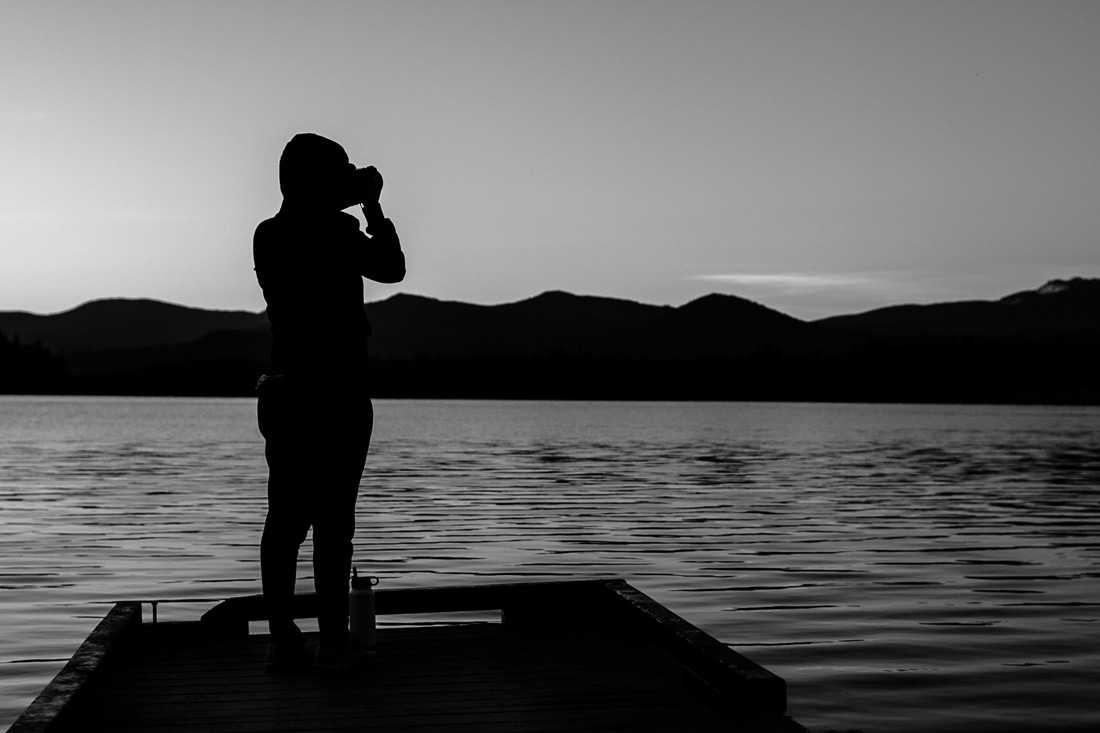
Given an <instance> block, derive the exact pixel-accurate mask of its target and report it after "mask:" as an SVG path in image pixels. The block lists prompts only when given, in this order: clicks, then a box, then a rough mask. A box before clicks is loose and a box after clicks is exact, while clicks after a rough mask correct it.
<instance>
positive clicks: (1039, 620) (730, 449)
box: [0, 397, 1100, 733]
mask: <svg viewBox="0 0 1100 733" xmlns="http://www.w3.org/2000/svg"><path fill="white" fill-rule="evenodd" d="M376 413H377V419H376V427H375V439H374V443H373V445H372V449H371V457H370V458H369V461H368V473H367V475H366V477H365V479H364V482H363V488H362V490H361V494H360V501H359V516H358V534H357V537H356V564H357V565H358V566H359V568H360V569H361V570H363V571H367V572H369V573H370V574H374V575H377V576H379V577H380V578H381V579H382V583H383V587H404V586H413V585H445V584H465V583H471V582H491V581H506V580H517V579H527V580H530V579H539V578H560V577H599V576H614V577H622V578H624V579H626V580H628V581H629V582H630V583H632V584H634V585H635V586H636V587H638V588H639V589H641V590H642V591H644V592H646V593H648V594H649V595H651V596H653V597H654V598H656V599H657V600H659V601H661V602H662V603H664V604H665V605H667V606H669V607H670V608H672V609H673V610H674V611H676V612H677V613H679V614H680V615H682V616H684V617H686V618H687V619H688V620H689V621H691V622H693V623H695V624H696V625H698V626H701V627H702V628H704V629H706V630H707V631H709V632H710V633H711V634H713V635H714V636H716V637H717V638H719V639H720V640H722V641H723V642H726V643H728V644H730V645H731V646H732V647H733V648H734V649H736V650H738V651H740V652H742V653H743V654H745V655H746V656H748V657H750V658H751V659H753V660H755V661H757V662H759V663H760V664H762V665H764V666H765V667H767V668H769V669H771V670H772V671H773V672H775V673H777V674H779V675H780V676H782V677H783V678H785V679H786V680H787V685H788V695H789V698H790V713H791V714H792V715H794V716H795V717H796V718H797V719H798V720H799V721H800V722H802V723H803V724H804V725H806V726H808V727H809V728H811V729H812V730H814V731H825V730H830V729H833V730H851V729H860V730H863V731H867V732H868V733H870V732H871V731H890V732H891V733H898V732H906V731H928V730H935V731H940V732H943V731H968V732H972V731H1033V730H1044V731H1085V730H1089V731H1094V730H1100V703H1098V702H1097V699H1098V698H1097V694H1096V692H1097V689H1100V688H1098V684H1100V410H1098V409H1092V408H1053V407H969V406H967V407H953V406H904V405H817V404H808V405H804V404H775V403H767V404H740V403H732V404H731V403H720V404H705V403H700V404H695V403H692V404H686V403H674V404H666V403H595V402H575V403H574V402H481V401H473V402H463V401H398V400H393V401H379V402H378V403H377V404H376ZM254 414H255V402H254V401H252V400H245V399H242V400H219V399H210V400H201V399H122V398H103V399H98V398H38V397H0V590H2V593H0V629H2V633H0V725H2V726H7V725H8V724H10V722H11V721H12V720H13V719H14V718H15V717H16V716H17V715H18V713H19V712H20V711H21V710H22V709H23V708H24V707H25V706H26V705H27V704H28V703H29V702H30V701H31V699H33V697H34V695H35V694H37V692H38V691H39V690H40V689H41V688H42V687H43V686H44V685H45V684H46V683H47V682H48V681H49V680H50V679H51V678H52V677H53V675H54V674H55V673H56V672H57V671H58V670H59V669H60V668H61V666H63V664H64V662H65V660H67V658H68V657H69V655H71V654H72V652H73V651H74V650H75V649H76V647H77V646H78V645H79V644H80V642H81V641H82V640H83V639H84V637H85V636H86V635H87V634H88V632H89V631H91V629H92V628H93V627H94V626H95V624H96V623H97V622H98V620H99V619H100V618H101V617H102V615H103V614H104V613H105V612H106V611H107V610H108V608H109V607H110V604H111V603H112V602H114V601H116V600H120V599H171V600H172V601H173V602H169V603H165V604H163V605H162V606H161V607H160V616H161V618H167V619H184V618H195V617H197V616H198V615H199V614H200V613H201V612H202V611H204V610H205V609H206V608H208V607H209V605H211V603H209V602H205V603H194V602H187V601H197V600H202V599H221V598H224V597H228V596H233V595H242V594H251V593H257V592H259V581H258V578H259V562H258V551H257V546H258V543H259V538H260V530H261V526H262V520H263V513H264V491H265V484H264V482H265V475H266V468H265V465H264V462H263V452H262V440H261V438H260V436H259V434H258V432H257V430H256V427H255V420H254ZM308 557H309V553H308V552H304V553H303V559H306V560H308ZM309 575H310V569H309V566H308V564H306V563H303V564H302V565H301V567H300V568H299V577H300V578H302V579H305V578H308V577H309ZM300 588H301V589H302V590H307V589H309V582H308V581H307V580H301V581H300Z"/></svg>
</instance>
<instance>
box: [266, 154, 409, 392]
mask: <svg viewBox="0 0 1100 733" xmlns="http://www.w3.org/2000/svg"><path fill="white" fill-rule="evenodd" d="M353 170H354V166H352V165H351V163H350V162H349V161H348V156H347V153H345V152H344V149H343V148H342V147H341V146H340V145H339V144H337V143H335V142H333V141H332V140H328V139H327V138H323V137H321V136H320V135H313V134H308V133H307V134H303V135H296V136H295V137H294V138H293V139H292V140H291V141H290V142H289V143H288V144H287V146H286V148H285V149H284V151H283V156H282V158H281V159H280V161H279V185H280V188H281V189H282V192H283V205H282V208H281V209H280V210H279V213H278V214H276V215H275V216H274V217H272V218H270V219H267V220H265V221H263V222H261V223H260V225H259V226H258V227H256V233H255V236H254V237H253V242H252V252H253V258H254V261H255V266H256V277H257V279H258V280H259V282H260V287H261V288H262V289H263V293H264V299H265V300H266V301H267V318H268V321H269V322H270V324H271V337H272V340H271V368H272V372H273V373H275V374H285V375H295V376H300V377H303V378H306V379H310V380H313V381H314V382H315V383H316V384H317V385H318V386H324V385H326V384H330V385H333V386H335V384H336V383H337V382H336V380H342V379H343V378H352V379H355V378H359V377H362V376H363V375H364V372H365V367H366V358H367V339H368V337H369V336H370V332H371V328H370V323H369V322H368V321H367V316H366V313H365V312H364V311H363V277H367V278H370V279H371V280H375V281H377V282H383V283H393V282H400V281H401V280H402V279H403V278H404V276H405V255H404V254H403V253H402V251H401V243H400V241H399V240H398V237H397V232H396V230H395V229H394V226H393V223H392V222H391V221H390V220H389V219H386V218H384V217H383V216H382V210H381V208H380V207H379V206H378V205H377V204H368V205H367V206H365V207H364V212H365V214H366V216H367V217H368V221H367V233H364V232H363V231H361V230H360V229H359V220H358V219H356V218H355V217H354V216H352V215H351V214H346V213H344V212H342V211H341V210H340V209H341V207H343V206H347V205H348V199H347V196H348V193H347V192H348V189H349V187H350V181H351V176H350V173H351V171H353ZM368 234H369V235H370V236H368Z"/></svg>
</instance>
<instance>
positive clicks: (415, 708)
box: [9, 579, 805, 733]
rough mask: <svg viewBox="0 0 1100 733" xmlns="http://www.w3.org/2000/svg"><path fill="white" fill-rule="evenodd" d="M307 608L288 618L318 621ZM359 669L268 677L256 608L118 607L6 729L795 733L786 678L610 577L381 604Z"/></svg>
mask: <svg viewBox="0 0 1100 733" xmlns="http://www.w3.org/2000/svg"><path fill="white" fill-rule="evenodd" d="M315 600H316V599H315V598H314V597H313V596H312V595H302V596H298V597H297V601H298V608H297V609H296V613H295V615H296V616H298V617H299V618H306V617H309V616H313V615H315ZM376 604H377V609H378V613H379V615H380V616H382V615H398V616H400V617H401V618H402V619H403V620H405V619H408V618H409V617H414V618H416V619H420V618H425V617H427V618H428V620H430V614H433V613H434V614H445V613H454V612H462V611H500V616H499V618H500V621H499V622H484V623H429V624H427V625H410V626H393V627H388V626H383V627H382V628H380V629H379V633H378V650H379V652H380V661H379V663H378V664H377V665H376V666H373V667H371V668H369V669H365V670H358V671H351V672H348V671H342V672H325V671H320V670H313V669H306V670H302V671H294V672H289V673H283V674H272V673H268V672H265V671H264V667H263V662H264V657H265V654H266V650H267V637H266V635H260V634H255V635H249V633H248V623H249V622H250V621H253V622H258V621H263V620H264V619H263V604H262V599H261V598H260V597H259V596H249V597H246V598H235V599H230V600H228V601H225V602H223V603H221V604H219V605H218V606H216V607H214V608H213V609H211V610H210V611H209V612H207V613H206V615H205V616H204V617H203V619H202V621H201V622H189V623H156V624H154V623H142V613H141V610H142V608H141V604H139V603H119V604H117V605H116V606H115V607H114V609H113V610H112V611H111V612H110V613H109V614H108V615H107V617H106V618H105V619H104V620H103V621H102V622H101V623H100V625H99V627H97V628H96V630H95V631H94V632H93V633H92V634H91V636H89V637H88V640H87V641H85V643H84V645H82V646H81V648H80V650H79V651H78V652H77V654H76V655H74V657H73V659H72V660H71V661H70V662H69V664H68V665H67V666H66V667H65V669H63V670H62V671H61V672H60V673H59V674H58V676H57V678H55V679H54V681H53V682H52V683H51V684H50V685H49V686H48V687H47V688H46V690H44V691H43V693H42V694H41V695H40V696H39V697H38V698H37V699H36V700H35V701H34V703H32V704H31V706H30V707H29V708H28V709H27V711H26V712H25V713H24V714H23V716H22V717H20V718H19V720H17V721H16V722H15V724H14V725H13V726H12V727H11V728H10V730H9V733H30V732H31V731H34V732H45V731H51V732H52V731H169V732H171V733H183V732H184V731H233V732H234V733H237V732H242V733H251V732H255V733H259V732H261V731H265V732H266V731H345V730H364V731H447V732H451V731H455V732H457V731H485V732H486V733H492V732H494V731H501V732H506V731H517V732H518V731H581V730H623V731H746V732H749V731H751V732H758V731H772V732H781V731H782V732H788V733H796V732H798V731H803V732H804V731H805V729H804V728H802V727H801V726H800V725H798V724H797V723H796V722H794V721H792V720H791V719H790V718H788V717H787V716H785V715H784V710H785V708H786V690H785V684H784V682H783V680H782V679H780V678H779V677H777V676H775V675H773V674H772V673H770V672H768V671H767V670H765V669H763V668H762V667H760V666H759V665H756V664H755V663H753V662H751V661H750V660H748V659H745V658H744V657H742V656H741V655H739V654H737V653H736V652H733V651H732V650H730V649H729V648H728V647H726V646H725V645H723V644H721V643H720V642H718V641H717V640H715V639H714V638H713V637H711V636H709V635H707V634H705V633H704V632H702V631H701V630H699V629H698V628H696V627H695V626H692V625H691V624H689V623H688V622H687V621H685V620H684V619H682V618H680V617H679V616H677V615H675V614H674V613H672V612H671V611H669V610H668V609H666V608H664V607H663V606H661V605H660V604H658V603H656V602H655V601H653V600H652V599H651V598H649V597H648V596H646V595H644V594H643V593H641V592H639V591H638V590H636V589H635V588H633V587H631V586H630V585H628V584H627V583H625V582H623V581H621V580H614V579H612V580H596V581H563V582H551V583H520V584H506V585H486V586H468V587H453V588H427V589H396V590H379V591H377V593H376Z"/></svg>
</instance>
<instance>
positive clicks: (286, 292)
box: [253, 133, 405, 668]
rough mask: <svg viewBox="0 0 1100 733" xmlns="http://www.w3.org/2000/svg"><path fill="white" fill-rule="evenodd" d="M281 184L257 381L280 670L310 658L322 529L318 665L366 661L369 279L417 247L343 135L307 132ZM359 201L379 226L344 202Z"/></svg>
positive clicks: (262, 269)
mask: <svg viewBox="0 0 1100 733" xmlns="http://www.w3.org/2000/svg"><path fill="white" fill-rule="evenodd" d="M279 185H280V188H281V189H282V193H283V204H282V207H281V208H280V209H279V213H277V214H276V215H275V216H274V217H272V218H271V219H267V220H266V221H264V222H262V223H260V225H259V226H258V227H257V228H256V234H255V237H254V239H253V256H254V258H255V263H256V276H257V278H258V279H259V281H260V287H261V288H263V292H264V299H265V300H266V301H267V317H268V320H269V321H270V323H271V334H272V345H271V365H272V374H270V375H265V376H264V377H262V378H261V379H260V383H259V384H258V385H257V392H258V393H259V404H258V408H257V411H258V418H259V425H260V432H261V433H262V434H263V436H264V438H265V440H266V441H267V445H266V449H265V454H266V456H267V465H268V469H269V473H268V487H267V497H268V508H267V520H266V522H265V524H264V532H263V538H262V540H261V543H260V565H261V575H262V579H263V592H264V601H265V603H266V606H267V611H268V614H269V618H270V622H269V625H270V630H271V638H272V643H271V645H270V647H269V650H268V660H267V661H268V666H269V667H271V668H279V667H284V666H291V665H294V664H298V663H303V662H306V661H308V656H307V653H306V651H305V647H304V645H303V642H302V635H301V632H300V631H299V629H298V626H297V625H296V624H295V623H294V620H293V616H292V613H291V602H292V599H293V595H294V580H295V574H296V567H297V561H298V549H299V547H300V546H301V544H302V542H303V541H304V540H305V538H306V534H307V532H308V531H309V528H310V527H311V526H312V527H313V573H314V578H315V581H314V582H315V585H316V591H317V599H318V604H319V611H318V617H317V623H318V628H319V630H320V637H321V639H320V645H319V646H318V648H317V651H316V653H315V657H314V664H315V665H317V666H322V667H344V666H350V665H352V664H357V663H360V662H362V661H364V660H365V658H366V655H365V653H364V652H363V650H362V649H361V648H359V647H358V646H357V644H355V643H354V640H352V639H350V637H349V634H348V582H349V581H348V576H349V574H350V571H351V555H352V536H353V535H354V533H355V500H356V496H357V494H358V491H359V481H360V479H361V478H362V474H363V467H364V465H365V462H366V457H367V448H368V446H369V445H370V436H371V428H372V424H373V417H374V412H373V409H372V407H371V401H370V398H369V397H368V395H367V385H366V360H367V337H368V336H369V335H370V324H369V323H368V321H367V317H366V314H365V313H364V312H363V277H367V278H370V279H371V280H375V281H377V282H383V283H394V282H400V281H401V280H402V279H404V277H405V256H404V254H403V253H402V252H401V244H400V242H399V241H398V238H397V232H396V230H395V229H394V226H393V223H392V222H390V220H389V219H387V218H385V217H384V216H383V214H382V208H381V206H380V205H379V204H378V195H379V193H380V192H381V190H382V177H381V175H379V173H378V171H377V170H375V169H374V168H373V167H371V168H366V169H359V170H356V168H355V166H354V165H352V164H351V163H350V162H349V161H348V156H347V153H345V152H344V149H343V148H342V147H341V146H340V145H339V144H337V143H335V142H333V141H332V140H328V139H327V138H324V137H321V136H320V135H314V134H311V133H305V134H301V135H295V136H294V138H293V139H292V140H291V141H290V142H289V143H287V145H286V148H285V149H284V150H283V154H282V158H281V159H280V160H279ZM355 204H362V206H363V214H364V216H365V217H366V220H367V227H366V234H364V233H363V232H362V231H360V229H359V220H358V219H356V218H355V217H354V216H352V215H351V214H347V213H344V212H343V211H341V209H344V208H347V207H349V206H353V205H355ZM368 235H369V236H368Z"/></svg>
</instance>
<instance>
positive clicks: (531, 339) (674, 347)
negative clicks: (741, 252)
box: [0, 278, 1100, 404]
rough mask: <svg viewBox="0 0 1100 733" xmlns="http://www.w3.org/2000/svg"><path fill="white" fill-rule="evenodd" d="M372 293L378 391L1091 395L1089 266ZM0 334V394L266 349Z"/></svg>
mask: <svg viewBox="0 0 1100 733" xmlns="http://www.w3.org/2000/svg"><path fill="white" fill-rule="evenodd" d="M365 307H366V310H367V314H368V316H369V317H370V319H371V323H372V325H373V327H374V335H373V336H372V338H371V346H370V349H371V360H370V364H369V367H368V371H369V372H370V373H369V376H368V379H369V381H370V384H371V387H372V393H373V394H374V395H375V396H378V397H432V398H509V399H511V398H528V399H684V400H807V401H818V400H829V401H867V402H956V403H960V402H961V403H965V402H993V403H1057V404H1100V388H1098V386H1097V380H1096V378H1095V376H1094V372H1095V371H1096V366H1097V362H1098V357H1100V279H1083V278H1075V279H1072V280H1056V281H1052V282H1050V283H1047V284H1046V285H1044V286H1043V287H1041V288H1039V289H1037V290H1033V291H1026V292H1022V293H1016V294H1013V295H1009V296H1006V297H1004V298H1001V299H1000V300H994V301H965V302H953V303H940V304H933V305H919V306H918V305H903V306H894V307H889V308H882V309H878V310H874V311H869V312H867V313H860V314H855V315H847V316H837V317H833V318H826V319H823V320H818V321H812V322H807V321H801V320H798V319H796V318H792V317H790V316H787V315H784V314H782V313H779V312H777V311H775V310H772V309H770V308H766V307H764V306H762V305H759V304H757V303H753V302H751V301H748V300H745V299H743V298H738V297H736V296H732V295H707V296H704V297H702V298H699V299H697V300H693V301H691V302H690V303H687V304H685V305H682V306H679V307H672V306H656V305H646V304H642V303H636V302H632V301H627V300H618V299H612V298H601V297H591V296H578V295H571V294H569V293H564V292H547V293H543V294H542V295H538V296H536V297H534V298H530V299H528V300H523V301H520V302H516V303H507V304H503V305H492V306H486V305H474V304H469V303H458V302H448V301H440V300H435V299H432V298H426V297H421V296H414V295H395V296H393V297H391V298H389V299H387V300H383V301H378V302H374V303H368V304H366V306H365ZM0 334H2V335H0V391H3V392H30V393H48V392H57V393H76V394H127V395H129V394H142V395H220V396H235V395H237V396H244V395H250V394H252V390H253V385H254V384H255V381H256V378H257V377H258V376H259V375H260V374H262V373H263V372H264V371H265V370H266V368H267V362H268V352H269V349H270V334H269V329H268V324H267V318H266V316H265V314H263V313H250V312H245V311H211V310H201V309H195V308H186V307H183V306H178V305H170V304H167V303H161V302H156V301H150V300H103V301H95V302H92V303H87V304H85V305H82V306H80V307H78V308H75V309H73V310H71V311H66V312H64V313H59V314H54V315H34V314H29V313H19V312H6V313H0ZM316 348H317V349H318V350H324V349H325V348H327V345H326V344H325V343H320V342H319V343H317V344H316Z"/></svg>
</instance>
